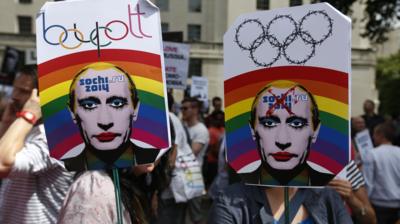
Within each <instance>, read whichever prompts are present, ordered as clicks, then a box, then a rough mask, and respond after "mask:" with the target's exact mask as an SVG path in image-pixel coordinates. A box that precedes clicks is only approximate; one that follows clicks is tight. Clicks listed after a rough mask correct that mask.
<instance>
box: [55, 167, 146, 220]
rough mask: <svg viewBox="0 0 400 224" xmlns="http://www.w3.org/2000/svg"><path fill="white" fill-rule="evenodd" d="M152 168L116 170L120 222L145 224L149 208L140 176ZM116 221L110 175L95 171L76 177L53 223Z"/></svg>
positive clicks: (113, 188) (114, 200)
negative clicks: (119, 195)
mask: <svg viewBox="0 0 400 224" xmlns="http://www.w3.org/2000/svg"><path fill="white" fill-rule="evenodd" d="M153 169H154V164H146V165H138V166H135V167H134V168H133V169H121V170H119V176H120V186H121V201H122V208H121V209H122V214H123V215H122V221H123V222H124V223H135V224H136V223H137V224H142V223H148V217H149V208H150V205H149V204H148V203H147V202H148V200H147V195H146V191H145V189H144V185H143V183H144V182H145V181H144V176H143V174H144V173H148V172H151V171H152V170H153ZM117 220H118V215H117V207H116V199H115V183H113V181H112V174H111V172H110V171H108V172H107V171H100V170H98V171H84V172H83V173H80V174H79V175H78V177H77V179H76V180H75V181H74V183H73V184H72V186H71V188H70V189H69V191H68V194H67V196H66V197H65V201H64V204H63V206H62V209H61V211H60V216H59V218H58V222H57V223H59V224H69V223H117Z"/></svg>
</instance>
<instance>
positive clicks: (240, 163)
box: [229, 149, 260, 171]
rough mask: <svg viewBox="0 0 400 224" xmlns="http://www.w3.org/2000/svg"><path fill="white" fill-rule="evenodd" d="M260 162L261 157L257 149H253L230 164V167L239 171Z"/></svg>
mask: <svg viewBox="0 0 400 224" xmlns="http://www.w3.org/2000/svg"><path fill="white" fill-rule="evenodd" d="M257 160H260V155H259V154H258V152H257V149H251V150H249V151H248V152H246V153H243V154H242V155H240V156H239V157H238V158H237V159H235V160H233V161H232V162H230V163H229V165H230V166H231V167H232V168H233V169H234V170H235V171H239V170H240V169H242V168H243V167H245V166H247V165H249V164H250V163H252V162H254V161H257Z"/></svg>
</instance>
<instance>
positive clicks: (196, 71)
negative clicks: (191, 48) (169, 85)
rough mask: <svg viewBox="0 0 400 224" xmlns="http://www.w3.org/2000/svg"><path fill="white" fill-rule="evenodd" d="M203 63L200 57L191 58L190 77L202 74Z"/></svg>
mask: <svg viewBox="0 0 400 224" xmlns="http://www.w3.org/2000/svg"><path fill="white" fill-rule="evenodd" d="M202 64H203V60H201V59H199V58H191V59H190V61H189V77H192V76H202V69H201V66H202Z"/></svg>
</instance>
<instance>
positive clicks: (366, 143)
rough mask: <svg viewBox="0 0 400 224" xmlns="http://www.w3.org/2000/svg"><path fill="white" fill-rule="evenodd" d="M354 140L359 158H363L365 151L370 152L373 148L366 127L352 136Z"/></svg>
mask: <svg viewBox="0 0 400 224" xmlns="http://www.w3.org/2000/svg"><path fill="white" fill-rule="evenodd" d="M354 141H355V142H356V146H357V149H358V152H359V153H360V156H361V158H363V157H364V155H365V154H366V153H368V152H371V151H372V149H374V144H373V143H372V140H371V136H370V135H369V131H368V129H365V130H364V131H360V132H358V133H357V134H356V136H355V137H354Z"/></svg>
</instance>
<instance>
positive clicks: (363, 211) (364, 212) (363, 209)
mask: <svg viewBox="0 0 400 224" xmlns="http://www.w3.org/2000/svg"><path fill="white" fill-rule="evenodd" d="M360 214H361V216H364V215H366V214H367V211H366V209H365V207H364V206H363V207H361V209H360Z"/></svg>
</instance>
